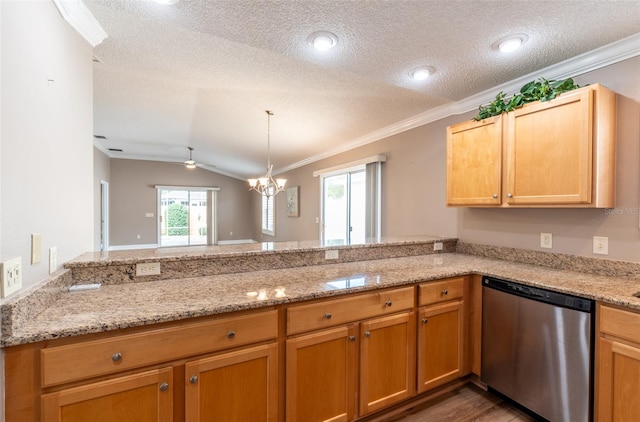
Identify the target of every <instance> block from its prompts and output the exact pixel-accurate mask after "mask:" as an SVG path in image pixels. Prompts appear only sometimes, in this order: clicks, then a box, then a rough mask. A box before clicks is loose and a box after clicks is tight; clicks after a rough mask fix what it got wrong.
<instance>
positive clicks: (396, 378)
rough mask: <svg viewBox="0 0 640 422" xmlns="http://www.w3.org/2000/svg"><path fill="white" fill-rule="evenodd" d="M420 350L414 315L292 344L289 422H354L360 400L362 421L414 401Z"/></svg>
mask: <svg viewBox="0 0 640 422" xmlns="http://www.w3.org/2000/svg"><path fill="white" fill-rule="evenodd" d="M358 345H359V347H357V346H358ZM414 350H415V318H414V313H413V312H403V313H400V314H396V315H391V316H384V317H380V318H376V319H372V320H369V321H365V322H362V323H360V324H352V325H348V326H341V327H336V328H332V329H326V330H322V331H319V332H314V333H311V334H307V335H304V336H301V337H295V338H291V339H289V340H287V380H286V393H287V397H286V403H287V405H286V408H287V410H286V413H287V421H290V422H293V421H305V422H313V421H350V420H353V419H354V418H355V416H356V401H357V398H358V397H360V400H359V407H358V416H364V415H366V414H368V413H371V412H375V411H377V410H380V409H382V408H385V407H387V406H389V405H391V404H394V403H397V402H399V401H401V400H404V399H407V398H410V397H411V396H413V394H414V393H415V387H414V386H415V351H414ZM358 386H359V388H358Z"/></svg>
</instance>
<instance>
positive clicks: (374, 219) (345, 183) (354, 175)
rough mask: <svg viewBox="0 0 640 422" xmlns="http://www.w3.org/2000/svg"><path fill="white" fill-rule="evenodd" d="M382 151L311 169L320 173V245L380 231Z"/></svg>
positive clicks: (360, 240) (370, 236)
mask: <svg viewBox="0 0 640 422" xmlns="http://www.w3.org/2000/svg"><path fill="white" fill-rule="evenodd" d="M384 161H386V157H385V156H384V155H377V156H374V157H369V158H366V159H363V160H359V161H357V162H353V163H349V164H345V165H343V166H338V167H333V168H330V169H326V170H321V171H317V172H314V174H313V175H314V176H320V191H321V193H322V195H321V204H320V208H321V209H320V215H321V216H322V224H321V226H320V239H321V241H322V244H323V245H327V246H331V245H348V244H358V243H364V242H365V241H366V240H367V239H376V238H379V237H380V235H381V214H380V210H381V180H382V178H381V175H382V173H381V170H382V162H384Z"/></svg>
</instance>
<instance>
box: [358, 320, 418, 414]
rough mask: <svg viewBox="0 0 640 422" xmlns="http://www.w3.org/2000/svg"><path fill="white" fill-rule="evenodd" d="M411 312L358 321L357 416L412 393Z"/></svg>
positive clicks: (412, 351) (412, 332) (413, 338)
mask: <svg viewBox="0 0 640 422" xmlns="http://www.w3.org/2000/svg"><path fill="white" fill-rule="evenodd" d="M414 315H415V314H414V313H413V312H403V313H401V314H398V315H392V316H388V317H382V318H377V319H374V320H371V321H366V322H363V323H362V324H360V379H359V380H360V416H363V415H366V414H368V413H371V412H375V411H376V410H380V409H382V408H384V407H387V406H390V405H392V404H394V403H397V402H399V401H401V400H404V399H408V398H409V397H411V396H413V395H414V393H415V338H416V337H415V317H414Z"/></svg>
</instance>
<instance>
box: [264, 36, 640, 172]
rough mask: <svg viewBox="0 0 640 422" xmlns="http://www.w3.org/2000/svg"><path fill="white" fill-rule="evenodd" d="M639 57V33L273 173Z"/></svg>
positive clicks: (437, 108)
mask: <svg viewBox="0 0 640 422" xmlns="http://www.w3.org/2000/svg"><path fill="white" fill-rule="evenodd" d="M638 55H640V32H638V33H636V34H634V35H631V36H630V37H627V38H623V39H622V40H619V41H616V42H613V43H611V44H608V45H605V46H603V47H600V48H597V49H595V50H592V51H589V52H587V53H584V54H581V55H579V56H576V57H573V58H571V59H568V60H565V61H563V62H560V63H556V64H554V65H551V66H548V67H546V68H544V69H540V70H537V71H535V72H531V73H529V74H527V75H524V76H521V77H519V78H517V79H514V80H512V81H509V82H506V83H504V84H501V85H498V86H495V87H493V88H490V89H487V90H485V91H482V92H479V93H478V94H475V95H472V96H470V97H467V98H465V99H462V100H460V101H457V102H452V103H449V104H445V105H442V106H439V107H435V108H433V109H431V110H428V111H426V112H424V113H421V114H418V115H415V116H413V117H409V118H408V119H405V120H402V121H399V122H397V123H394V124H392V125H390V126H387V127H384V128H382V129H378V130H376V131H373V132H370V133H368V134H366V135H364V136H361V137H359V138H356V139H354V140H352V141H350V142H346V143H345V144H343V145H342V146H341V147H339V148H335V149H332V150H329V151H326V152H324V153H322V154H318V155H315V156H313V157H309V158H307V159H304V160H302V161H298V162H296V163H293V164H290V165H288V166H285V167H281V168H278V169H277V171H276V172H274V173H273V174H274V175H276V174H281V173H284V172H287V171H290V170H293V169H296V168H299V167H302V166H306V165H308V164H311V163H314V162H316V161H319V160H322V159H325V158H328V157H331V156H334V155H337V154H340V153H343V152H346V151H349V150H352V149H354V148H358V147H360V146H363V145H367V144H370V143H373V142H376V141H379V140H381V139H385V138H388V137H390V136H393V135H397V134H399V133H402V132H406V131H407V130H410V129H414V128H416V127H419V126H423V125H426V124H428V123H432V122H435V121H437V120H440V119H444V118H445V117H449V116H453V115H457V114H462V113H466V112H469V111H472V110H475V109H477V108H478V105H479V104H486V103H489V102H491V101H492V100H493V99H494V98H495V95H496V92H500V91H503V92H506V93H510V92H517V91H518V90H520V88H521V87H522V85H524V84H525V83H527V82H529V81H531V80H534V79H537V78H540V77H543V76H544V77H545V78H547V79H566V78H570V77H575V76H579V75H582V74H584V73H587V72H591V71H593V70H596V69H600V68H602V67H605V66H609V65H611V64H614V63H618V62H621V61H623V60H626V59H630V58H632V57H636V56H638Z"/></svg>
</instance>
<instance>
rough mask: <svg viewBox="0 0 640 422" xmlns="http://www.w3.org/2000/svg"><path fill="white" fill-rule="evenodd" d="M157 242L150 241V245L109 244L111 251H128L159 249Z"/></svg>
mask: <svg viewBox="0 0 640 422" xmlns="http://www.w3.org/2000/svg"><path fill="white" fill-rule="evenodd" d="M157 248H158V244H157V243H150V244H148V245H112V246H109V250H110V251H126V250H130V249H157Z"/></svg>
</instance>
